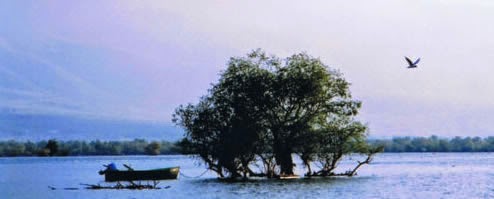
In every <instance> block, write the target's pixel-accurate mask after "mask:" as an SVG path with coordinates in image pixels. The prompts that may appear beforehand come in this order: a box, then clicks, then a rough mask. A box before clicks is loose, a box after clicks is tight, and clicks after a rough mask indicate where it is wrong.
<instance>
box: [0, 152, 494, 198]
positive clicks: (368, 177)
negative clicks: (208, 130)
mask: <svg viewBox="0 0 494 199" xmlns="http://www.w3.org/2000/svg"><path fill="white" fill-rule="evenodd" d="M356 159H358V157H353V158H351V159H346V160H345V161H344V162H342V164H341V169H342V170H345V169H346V168H348V167H349V165H350V163H352V162H354V161H356ZM109 162H115V163H117V164H118V165H121V164H122V163H126V164H130V165H132V166H133V167H134V168H136V169H151V168H158V167H168V166H180V167H181V172H182V174H183V175H182V176H180V179H179V180H174V181H162V182H161V184H160V185H159V186H160V187H165V186H170V188H168V189H159V190H140V191H138V190H86V189H83V186H82V185H80V183H89V184H97V183H101V184H104V182H103V177H102V176H100V175H98V174H97V171H98V170H99V169H101V168H102V166H101V165H102V164H107V163H109ZM493 165H494V153H405V154H380V155H378V156H377V157H376V158H375V161H374V162H373V163H372V164H371V165H365V166H364V167H363V168H362V169H361V170H360V171H359V172H358V174H359V175H358V176H356V177H353V178H329V179H328V178H326V179H297V180H288V181H279V180H253V181H249V182H240V183H225V182H219V181H217V180H216V179H215V175H214V174H213V173H209V172H208V173H206V174H205V175H203V176H201V177H200V178H187V177H186V176H198V175H200V174H201V173H203V172H204V171H205V169H204V166H201V165H198V164H197V161H196V160H195V159H192V158H190V157H188V156H153V157H150V156H125V157H122V156H103V157H62V158H38V157H28V158H27V157H26V158H0V198H271V199H274V198H335V197H336V198H429V199H432V198H494V170H493V167H494V166H493ZM302 169H303V168H301V166H297V171H298V172H299V173H302ZM185 175H186V176H185ZM48 186H52V187H56V188H57V190H51V189H49V188H48ZM63 188H79V189H78V190H63Z"/></svg>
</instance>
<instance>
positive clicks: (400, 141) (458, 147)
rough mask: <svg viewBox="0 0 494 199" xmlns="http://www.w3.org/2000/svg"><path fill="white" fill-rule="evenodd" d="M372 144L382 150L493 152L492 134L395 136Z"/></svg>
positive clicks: (373, 141)
mask: <svg viewBox="0 0 494 199" xmlns="http://www.w3.org/2000/svg"><path fill="white" fill-rule="evenodd" d="M368 142H369V143H370V144H372V145H382V146H384V152H398V153H400V152H494V136H489V137H485V138H481V137H459V136H457V137H454V138H440V137H438V136H435V135H433V136H430V137H395V138H392V139H374V140H369V141H368Z"/></svg>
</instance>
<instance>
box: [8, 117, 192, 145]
mask: <svg viewBox="0 0 494 199" xmlns="http://www.w3.org/2000/svg"><path fill="white" fill-rule="evenodd" d="M182 135H183V131H182V130H181V129H180V128H178V127H175V126H173V125H172V124H162V123H152V122H136V121H127V120H109V119H93V118H91V119H89V118H83V117H76V116H61V115H36V114H21V113H12V112H10V113H9V112H6V111H2V112H0V140H7V139H15V140H32V141H36V140H45V139H52V138H54V139H58V140H95V139H100V140H129V139H135V138H142V139H146V140H167V141H177V140H179V139H180V138H181V137H182Z"/></svg>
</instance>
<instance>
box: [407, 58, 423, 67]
mask: <svg viewBox="0 0 494 199" xmlns="http://www.w3.org/2000/svg"><path fill="white" fill-rule="evenodd" d="M405 59H406V60H407V62H408V67H407V68H417V64H418V63H419V62H420V58H418V59H417V60H416V61H415V62H412V60H410V58H408V57H405Z"/></svg>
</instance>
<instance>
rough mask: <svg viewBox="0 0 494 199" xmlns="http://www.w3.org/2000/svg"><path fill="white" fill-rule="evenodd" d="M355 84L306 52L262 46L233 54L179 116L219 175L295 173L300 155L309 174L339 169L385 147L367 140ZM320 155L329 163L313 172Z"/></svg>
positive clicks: (192, 146)
mask: <svg viewBox="0 0 494 199" xmlns="http://www.w3.org/2000/svg"><path fill="white" fill-rule="evenodd" d="M349 86H350V84H349V83H348V82H347V81H346V80H345V79H344V78H343V76H342V74H341V73H339V72H338V71H336V70H333V69H330V68H329V67H328V66H326V65H325V64H323V63H322V62H321V60H320V59H317V58H313V57H311V56H309V55H307V54H305V53H299V54H294V55H292V56H290V57H288V58H285V59H280V58H277V57H275V56H267V55H266V53H264V52H263V51H261V50H255V51H253V52H251V53H249V54H247V56H246V57H234V58H231V59H230V60H229V62H228V67H227V69H226V70H225V71H224V72H222V74H221V77H220V80H219V82H218V83H216V84H214V85H212V88H211V89H210V90H209V91H208V94H207V95H205V96H203V97H202V98H201V99H200V101H199V103H197V104H195V105H193V104H188V105H181V106H179V107H178V108H177V110H176V112H175V114H174V117H173V118H174V119H173V121H174V122H175V123H176V124H178V125H180V126H182V127H183V128H184V129H185V130H186V136H185V138H184V140H183V141H182V143H183V144H184V145H186V146H187V147H186V148H188V149H189V150H191V151H192V152H194V153H196V154H198V155H199V157H200V158H201V159H202V160H204V162H205V163H206V165H207V166H208V167H209V169H211V170H213V171H215V172H216V173H218V175H219V176H220V177H240V176H243V177H248V176H259V175H260V176H267V177H277V176H283V175H293V174H294V172H293V167H294V162H293V158H292V155H293V154H298V155H299V156H300V157H301V159H302V160H303V162H304V164H305V166H306V167H307V169H308V172H307V174H308V175H334V173H332V171H333V169H334V168H336V165H337V163H338V162H339V161H340V160H341V158H342V157H343V156H344V155H345V154H349V153H352V152H357V153H363V154H369V161H370V157H371V156H372V155H371V154H374V153H375V152H377V151H378V150H379V149H375V148H373V149H371V148H370V147H369V146H368V145H367V144H366V142H365V138H366V132H367V128H366V126H365V125H364V124H362V123H360V122H358V121H356V120H355V118H354V117H355V116H356V115H357V113H358V109H359V108H360V106H361V102H359V101H357V100H354V99H352V97H351V94H350V91H349ZM258 161H260V162H262V164H263V167H262V169H261V171H260V172H257V173H256V172H254V171H253V169H252V167H253V165H255V163H256V162H258ZM313 162H319V163H320V164H321V165H323V168H322V170H321V171H317V172H312V171H311V166H310V165H311V163H313ZM353 174H354V172H353V173H348V175H353Z"/></svg>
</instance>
